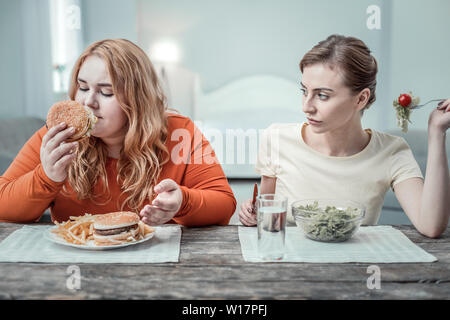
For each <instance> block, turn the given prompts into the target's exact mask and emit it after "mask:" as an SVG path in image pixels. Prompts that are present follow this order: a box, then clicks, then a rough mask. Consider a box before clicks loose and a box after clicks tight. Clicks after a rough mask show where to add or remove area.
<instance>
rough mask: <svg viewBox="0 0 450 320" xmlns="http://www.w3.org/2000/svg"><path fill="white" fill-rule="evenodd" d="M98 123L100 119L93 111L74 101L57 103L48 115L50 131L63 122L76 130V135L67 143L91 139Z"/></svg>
mask: <svg viewBox="0 0 450 320" xmlns="http://www.w3.org/2000/svg"><path fill="white" fill-rule="evenodd" d="M97 121H98V119H97V117H96V116H95V115H94V114H93V113H92V110H91V109H89V108H88V107H85V106H83V105H82V104H80V103H78V102H76V101H72V100H66V101H60V102H57V103H55V104H54V105H53V106H52V107H51V108H50V110H49V111H48V114H47V128H48V129H50V128H52V127H54V126H57V125H58V124H60V123H61V122H65V123H66V124H67V127H73V128H75V132H74V134H73V135H72V136H71V137H70V138H69V139H67V142H75V141H79V140H82V139H84V138H87V137H90V136H91V132H92V130H93V129H94V126H95V124H96V123H97Z"/></svg>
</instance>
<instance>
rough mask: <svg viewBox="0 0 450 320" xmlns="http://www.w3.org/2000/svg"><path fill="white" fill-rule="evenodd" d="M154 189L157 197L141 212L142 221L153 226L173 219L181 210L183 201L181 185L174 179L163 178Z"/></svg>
mask: <svg viewBox="0 0 450 320" xmlns="http://www.w3.org/2000/svg"><path fill="white" fill-rule="evenodd" d="M154 191H155V193H156V194H157V196H156V198H155V199H154V200H153V201H152V203H151V204H148V205H146V206H144V208H143V209H142V210H141V212H140V213H139V215H140V216H141V219H142V221H143V222H144V223H146V224H148V225H152V226H156V225H161V224H164V223H166V222H167V221H169V220H171V219H172V218H173V217H174V216H175V215H176V214H177V212H178V211H179V210H180V207H181V203H182V201H183V194H182V192H181V189H180V186H179V185H178V184H177V183H176V182H175V181H173V180H172V179H165V180H162V181H161V182H160V183H158V184H157V185H156V186H155V188H154Z"/></svg>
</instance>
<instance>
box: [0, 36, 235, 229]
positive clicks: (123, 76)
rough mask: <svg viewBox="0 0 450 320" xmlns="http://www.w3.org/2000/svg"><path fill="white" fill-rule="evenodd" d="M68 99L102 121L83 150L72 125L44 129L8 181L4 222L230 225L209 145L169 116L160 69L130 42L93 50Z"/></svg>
mask: <svg viewBox="0 0 450 320" xmlns="http://www.w3.org/2000/svg"><path fill="white" fill-rule="evenodd" d="M69 96H70V98H71V100H76V101H78V102H80V103H81V104H83V105H85V106H87V107H88V108H90V109H91V110H92V111H93V113H94V114H95V115H96V116H97V117H98V122H97V123H96V125H95V128H94V130H93V131H92V135H91V137H90V138H88V139H84V140H81V141H79V142H75V143H69V142H66V140H67V139H68V138H69V137H70V136H71V135H72V134H73V131H71V128H67V126H66V125H65V124H60V125H59V126H56V127H53V128H51V129H50V130H48V129H47V128H46V127H43V128H41V129H40V130H38V132H36V133H35V134H34V135H33V136H32V137H31V138H30V140H29V141H28V142H27V143H26V144H25V145H24V147H23V148H22V150H21V151H20V152H19V154H18V155H17V157H16V159H15V160H14V162H13V163H12V164H11V166H10V167H9V168H8V170H7V171H6V172H5V173H4V175H3V176H1V177H0V220H1V221H5V222H33V221H37V220H39V219H40V217H41V216H42V214H43V213H44V211H45V210H46V209H47V208H49V207H50V211H51V215H52V220H54V221H55V220H56V221H59V222H61V221H65V220H67V219H68V218H69V217H70V216H79V215H83V214H85V213H91V214H102V213H107V212H113V211H125V210H126V211H134V212H136V213H139V215H140V216H141V219H142V221H143V222H145V223H147V224H149V225H159V224H163V223H167V222H169V223H178V224H183V225H187V226H202V225H211V224H221V225H224V224H227V223H228V222H229V219H230V218H231V216H232V214H233V213H234V210H235V208H236V200H235V198H234V195H233V192H232V190H231V188H230V186H229V184H228V181H227V179H226V177H225V175H224V172H223V170H222V168H221V166H220V164H219V163H218V161H217V158H216V157H215V154H214V151H213V150H212V148H211V146H210V144H209V142H208V141H207V140H206V139H205V138H204V137H203V135H202V134H201V132H199V130H198V129H197V128H196V126H195V125H194V124H193V122H192V121H191V120H190V119H189V118H187V117H184V116H181V115H178V114H174V113H169V112H168V109H167V106H166V100H165V97H164V94H163V92H162V90H161V87H160V86H159V84H158V79H157V76H156V73H155V71H154V68H153V66H152V64H151V62H150V60H149V59H148V57H147V55H146V54H145V52H144V51H142V50H141V49H140V48H139V47H138V46H136V45H135V44H133V43H132V42H130V41H128V40H123V39H113V40H111V39H108V40H103V41H98V42H95V43H93V44H92V45H90V46H89V47H88V48H87V49H86V50H85V51H84V52H83V53H82V55H81V56H80V57H79V59H78V61H77V62H76V63H75V66H74V69H73V73H72V79H71V83H70V89H69Z"/></svg>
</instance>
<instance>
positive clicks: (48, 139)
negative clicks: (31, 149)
mask: <svg viewBox="0 0 450 320" xmlns="http://www.w3.org/2000/svg"><path fill="white" fill-rule="evenodd" d="M74 132H75V129H74V128H67V125H66V124H65V123H62V124H59V125H57V126H54V127H52V128H51V129H50V130H49V131H48V132H47V133H46V134H45V136H44V138H43V139H42V145H41V151H40V153H41V163H42V167H43V169H44V172H45V174H46V175H47V177H49V178H50V179H51V180H53V181H55V182H63V181H64V180H66V178H67V167H68V166H69V164H70V162H71V161H72V160H73V159H74V158H75V156H76V152H75V151H76V148H77V146H78V142H70V143H65V141H66V140H67V139H68V138H69V137H71V136H72V135H73V134H74Z"/></svg>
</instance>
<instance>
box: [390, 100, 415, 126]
mask: <svg viewBox="0 0 450 320" xmlns="http://www.w3.org/2000/svg"><path fill="white" fill-rule="evenodd" d="M419 103H420V98H419V97H414V96H413V95H412V93H411V92H409V94H407V93H403V94H401V95H400V96H399V97H398V99H395V100H394V102H393V103H392V104H393V106H394V109H395V111H396V113H397V125H398V126H399V127H400V128H401V129H402V131H403V132H408V122H409V123H411V120H410V119H409V118H410V115H411V112H412V110H413V108H414V107H415V106H417V105H418V104H419Z"/></svg>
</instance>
